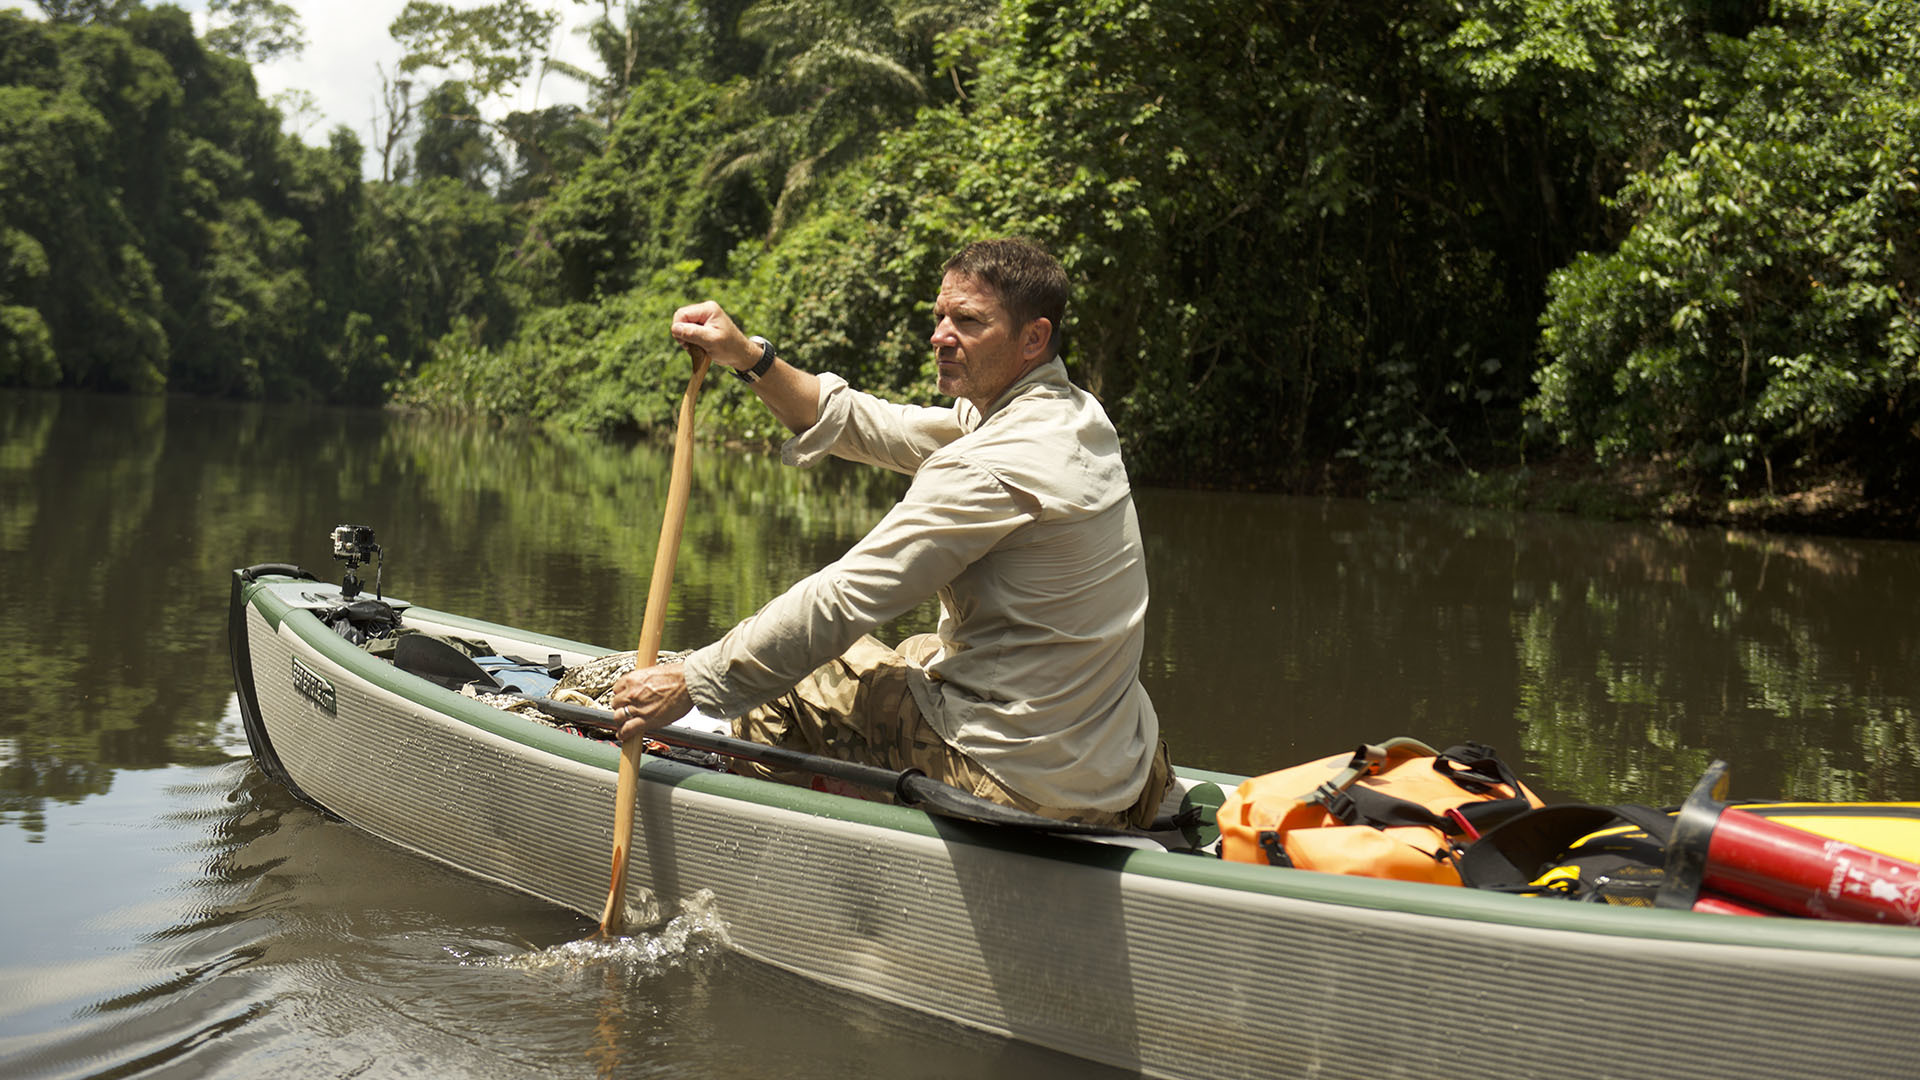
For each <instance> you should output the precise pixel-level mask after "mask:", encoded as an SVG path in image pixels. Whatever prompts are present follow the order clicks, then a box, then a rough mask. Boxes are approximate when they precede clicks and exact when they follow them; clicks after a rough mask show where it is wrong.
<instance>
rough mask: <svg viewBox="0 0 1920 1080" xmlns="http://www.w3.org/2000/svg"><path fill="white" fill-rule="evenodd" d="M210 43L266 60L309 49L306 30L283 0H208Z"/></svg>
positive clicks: (245, 57) (230, 52)
mask: <svg viewBox="0 0 1920 1080" xmlns="http://www.w3.org/2000/svg"><path fill="white" fill-rule="evenodd" d="M207 18H208V21H209V22H210V23H211V24H212V25H211V28H210V29H209V30H208V31H207V44H208V45H209V46H210V47H212V48H213V49H214V50H215V51H216V52H222V53H225V54H227V55H228V56H233V57H238V58H239V59H242V60H246V61H248V62H249V63H254V64H263V63H266V62H267V61H269V60H274V59H277V58H279V57H282V56H299V55H300V54H301V53H302V52H304V51H306V47H307V35H306V30H305V29H304V28H303V27H302V26H301V25H300V15H299V13H298V12H296V11H294V10H293V5H291V4H287V3H283V2H282V0H207Z"/></svg>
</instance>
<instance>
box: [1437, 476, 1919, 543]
mask: <svg viewBox="0 0 1920 1080" xmlns="http://www.w3.org/2000/svg"><path fill="white" fill-rule="evenodd" d="M1430 497H1432V498H1437V499H1440V500H1443V501H1446V502H1452V503H1459V504H1462V505H1468V506H1485V507H1492V508H1497V509H1506V510H1531V511H1547V512H1557V513H1566V514H1573V515H1576V516H1580V517H1591V518H1604V519H1608V520H1614V521H1651V522H1659V521H1670V522H1674V523H1676V524H1682V525H1720V526H1726V527H1730V528H1740V529H1758V530H1764V531H1768V532H1785V533H1818V534H1824V535H1831V536H1849V537H1872V538H1881V539H1892V540H1912V539H1920V499H1915V498H1913V497H1912V496H1908V497H1906V498H1886V497H1878V496H1869V495H1868V494H1867V490H1866V483H1865V482H1864V481H1863V480H1862V479H1861V478H1860V477H1858V476H1853V475H1849V474H1846V473H1843V472H1831V473H1826V474H1819V475H1811V476H1805V477H1801V478H1798V479H1797V480H1796V481H1794V482H1792V483H1783V484H1781V485H1779V486H1778V487H1777V488H1776V489H1775V490H1774V491H1773V492H1771V493H1769V494H1763V495H1738V496H1728V495H1725V494H1723V493H1720V492H1715V491H1713V490H1711V489H1710V488H1708V487H1706V486H1705V485H1704V484H1703V483H1701V482H1699V481H1697V480H1694V479H1692V478H1690V477H1687V476H1684V475H1682V474H1681V473H1680V472H1678V471H1677V470H1675V469H1672V468H1668V467H1665V466H1663V465H1662V464H1661V463H1659V462H1648V461H1639V462H1631V463H1623V464H1618V465H1613V466H1601V465H1597V464H1595V463H1593V462H1592V461H1591V460H1589V459H1584V458H1581V457H1576V456H1567V457H1564V458H1560V459H1556V460H1552V461H1547V462H1540V463H1534V464H1528V465H1517V466H1511V467H1507V468H1503V469H1495V470H1490V471H1484V472H1468V473H1460V474H1453V475H1450V476H1447V477H1444V478H1440V479H1437V480H1436V481H1434V483H1433V485H1432V488H1431V495H1430Z"/></svg>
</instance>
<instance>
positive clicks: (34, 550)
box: [0, 393, 1920, 1078]
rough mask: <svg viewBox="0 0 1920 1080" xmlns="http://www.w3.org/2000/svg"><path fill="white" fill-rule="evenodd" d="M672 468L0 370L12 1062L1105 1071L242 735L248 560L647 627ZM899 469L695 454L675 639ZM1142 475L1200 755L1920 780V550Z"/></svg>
mask: <svg viewBox="0 0 1920 1080" xmlns="http://www.w3.org/2000/svg"><path fill="white" fill-rule="evenodd" d="M667 464H668V462H667V457H666V455H665V454H664V453H663V452H661V451H660V450H659V449H657V448H654V447H651V446H644V445H640V446H636V445H630V444H619V443H610V442H605V441H599V440H594V439H588V438H583V437H567V436H556V435H552V434H543V433H537V432H523V431H515V430H502V429H499V428H496V427H488V426H480V425H473V424H465V423H458V422H451V421H444V420H434V419H427V418H418V417H401V416H393V415H389V414H384V413H379V412H372V411H342V410H328V409H303V408H296V407H280V406H272V407H261V406H247V405H234V404H225V403H208V402H198V401H191V400H153V399H130V398H114V397H88V396H73V395H46V394H25V393H0V1075H3V1076H7V1077H13V1078H25V1077H93V1078H107V1077H132V1076H142V1077H162V1076H182V1077H185V1076H192V1077H235V1078H239V1077H247V1078H251V1077H261V1076H297V1077H405V1076H433V1077H489V1078H491V1077H507V1076H535V1075H537V1076H543V1077H573V1076H579V1077H593V1076H637V1077H644V1076H673V1077H716V1078H717V1077H727V1078H732V1077H783V1078H784V1077H823V1078H824V1077H903V1076H912V1077H1005V1076H1028V1075H1047V1076H1065V1077H1076V1076H1085V1077H1104V1076H1111V1075H1113V1074H1112V1073H1110V1072H1109V1071H1106V1070H1103V1069H1100V1068H1097V1067H1094V1066H1091V1065H1086V1064H1084V1063H1078V1062H1073V1061H1069V1060H1064V1059H1061V1058H1058V1057H1055V1056H1052V1055H1049V1054H1045V1053H1042V1052H1040V1051H1036V1050H1032V1049H1029V1048H1026V1047H1023V1046H1020V1045H1016V1044H1011V1043H1007V1042H1004V1041H1001V1040H998V1039H994V1038H990V1037H987V1036H983V1035H980V1034H978V1033H974V1032H971V1031H966V1030H961V1029H957V1028H950V1027H946V1026H942V1025H939V1024H934V1023H929V1022H927V1021H925V1020H923V1019H922V1018H920V1017H917V1016H913V1015H909V1014H904V1013H900V1012H897V1011H894V1010H891V1009H889V1008H886V1007H884V1006H880V1005H876V1004H873V1003H869V1002H866V1001H862V1000H858V999H853V998H849V997H845V996H843V995H839V994H836V993H832V992H828V991H824V990H823V989H821V988H820V987H817V986H813V985H811V984H807V983H804V982H802V981H800V980H797V979H795V978H793V977H790V976H787V975H784V974H782V973H779V972H774V971H770V970H767V969H764V968H762V967H759V966H758V965H756V964H753V963H751V962H748V961H745V960H742V959H740V958H739V957H736V956H733V955H731V954H729V953H728V951H727V949H726V947H725V944H724V940H725V928H724V927H723V926H718V925H715V924H714V923H713V922H712V921H711V920H710V919H708V918H706V917H703V916H702V915H701V914H700V913H698V912H691V913H687V914H686V915H683V916H682V917H681V918H680V919H677V920H676V921H675V922H674V923H672V924H670V925H668V926H667V927H665V928H663V929H661V930H658V931H655V932H651V933H646V934H642V935H640V936H638V937H636V938H634V939H633V940H632V941H630V942H626V943H624V944H622V945H620V946H619V947H617V948H607V949H597V950H596V949H592V948H588V947H585V946H583V945H581V944H578V943H579V942H580V940H581V939H583V938H585V937H587V936H588V935H589V934H590V932H591V931H592V930H593V929H594V928H593V926H592V924H591V922H590V921H589V920H585V919H582V918H581V917H579V916H577V915H574V914H571V913H569V912H565V911H560V910H557V909H554V908H552V907H549V906H547V905H545V904H543V903H540V902H537V901H533V900H529V899H527V898H525V897H522V896H519V895H517V894H514V893H510V892H504V891H500V890H497V889H493V888H490V887H487V886H484V885H481V884H478V883H476V882H474V881H472V880H469V879H467V878H464V877H462V876H460V875H459V874H457V873H455V872H453V871H450V870H447V869H445V868H442V867H440V866H438V865H436V864H433V863H429V862H426V861H424V860H421V859H418V858H415V857H413V856H411V855H408V854H407V853H405V852H402V851H399V850H396V849H393V848H391V847H388V846H386V845H385V844H383V843H381V842H379V841H376V840H374V839H372V838H370V837H368V836H366V835H364V834H361V833H359V832H357V831H355V830H354V829H352V828H350V827H348V826H345V825H342V824H339V823H336V822H331V821H328V820H325V819H323V818H321V817H319V816H318V815H316V814H314V813H313V812H312V811H310V810H308V809H307V808H305V807H303V806H302V805H300V804H298V803H297V802H295V801H294V800H293V799H292V798H290V797H289V796H288V795H287V793H286V792H285V791H284V790H282V789H280V788H279V787H277V786H275V785H274V784H272V783H271V782H269V781H267V780H265V779H264V778H263V777H262V776H261V775H260V773H259V772H258V771H257V770H255V769H254V768H253V767H252V765H251V764H250V762H249V760H248V759H247V755H246V742H245V738H244V736H243V735H242V733H241V731H240V724H239V719H238V713H237V710H236V705H235V698H234V694H233V687H232V682H231V677H230V674H229V672H228V670H227V661H226V654H225V615H226V602H227V597H228V588H229V574H230V571H231V570H232V569H233V568H234V567H237V566H245V565H250V564H254V563H260V562H272V561H287V562H296V563H300V564H303V565H305V566H306V567H307V568H309V569H311V570H314V571H315V572H316V573H319V574H320V575H321V576H323V577H334V578H336V579H337V576H338V573H339V570H340V568H339V567H338V566H337V565H336V564H334V563H332V561H331V559H330V558H329V554H330V547H329V545H328V543H327V535H328V532H329V530H330V529H331V528H332V527H333V526H335V525H338V524H348V523H351V524H362V525H369V526H372V527H373V528H375V529H376V530H377V532H378V536H379V540H380V542H381V544H382V545H383V546H384V549H385V558H384V562H383V563H382V565H381V566H380V567H378V570H379V573H380V574H381V579H380V586H381V588H382V590H383V591H384V592H385V593H386V594H388V595H389V596H396V597H401V598H404V599H407V600H411V601H413V602H416V603H420V604H424V605H427V606H429V607H434V608H441V609H445V610H452V611H461V612H467V613H471V614H475V615H480V616H482V617H486V618H489V619H492V620H494V621H497V622H502V623H507V624H510V625H516V626H524V627H528V628H531V629H537V630H541V631H545V632H549V633H553V634H557V635H560V636H562V637H567V638H572V639H577V640H585V641H597V642H601V643H605V644H608V645H613V646H617V647H622V648H630V647H631V646H632V642H633V640H634V638H635V637H636V636H637V633H638V628H639V625H640V617H641V607H642V605H643V601H644V598H645V593H646V589H647V579H648V575H649V572H650V569H651V566H652V561H653V547H654V544H655V541H656V539H657V535H658V529H659V518H658V516H657V514H658V512H657V509H656V507H657V506H658V504H659V503H660V501H661V500H662V498H663V496H664V492H665V488H666V482H667ZM902 486H903V485H902V483H901V481H900V480H899V479H898V478H895V477H891V476H885V475H874V474H872V473H870V472H866V471H860V470H854V469H843V468H835V467H827V468H823V469H820V470H816V471H813V472H807V473H802V472H799V471H796V470H790V469H784V468H782V467H780V466H778V465H777V464H776V463H775V462H773V461H770V460H768V459H766V458H765V457H762V456H756V455H749V454H742V453H737V452H729V451H724V450H718V449H713V448H702V450H701V451H700V453H699V455H698V457H697V461H696V470H695V479H694V498H693V504H692V507H691V510H690V514H689V519H688V525H687V531H686V538H685V540H684V542H683V545H682V548H681V554H680V559H679V563H678V568H677V571H676V575H675V587H674V600H673V606H672V609H671V612H670V617H669V620H668V627H667V640H668V644H669V645H675V644H689V645H691V644H700V643H703V642H705V641H707V640H709V639H710V638H711V637H713V636H714V635H716V634H717V633H718V632H720V631H721V630H723V629H724V628H725V627H726V626H727V625H729V624H730V623H731V621H732V620H734V619H736V618H738V617H740V616H742V615H744V614H746V613H748V612H750V611H751V610H752V609H753V608H754V607H755V606H757V605H758V604H759V603H761V602H762V601H764V600H765V599H766V598H768V597H769V596H771V595H772V594H773V593H775V592H776V591H778V590H779V589H780V588H782V587H783V586H784V585H785V584H787V583H789V582H791V581H793V580H795V579H797V578H798V577H800V576H802V575H804V574H806V573H808V572H810V571H811V570H812V569H814V568H815V567H817V566H818V565H820V564H821V563H822V562H825V561H827V560H830V559H831V558H833V557H834V555H835V554H836V553H837V552H838V551H840V550H843V549H844V548H845V546H846V545H847V544H849V543H850V542H851V541H852V540H853V539H854V538H856V537H858V536H859V535H860V534H861V532H863V531H864V530H865V529H866V528H867V527H868V526H870V525H871V524H872V523H873V522H875V521H877V520H878V518H879V516H880V515H881V514H882V513H883V512H884V511H885V509H886V507H887V505H888V504H889V503H890V502H891V500H892V499H893V498H894V497H895V496H897V494H898V493H899V492H900V490H902ZM1138 503H1139V510H1140V519H1141V525H1142V528H1143V530H1144V533H1145V536H1146V544H1147V553H1148V557H1149V559H1150V567H1149V571H1150V576H1151V581H1152V586H1153V590H1154V600H1153V607H1152V610H1151V614H1150V627H1149V633H1148V642H1147V649H1148V656H1147V659H1146V662H1145V669H1144V673H1143V678H1144V679H1145V681H1146V684H1147V686H1148V689H1149V691H1150V692H1151V694H1152V696H1153V698H1154V700H1155V702H1156V703H1157V705H1158V707H1159V710H1160V713H1161V716H1162V720H1163V725H1164V728H1165V732H1166V735H1167V737H1168V741H1169V742H1170V743H1171V745H1172V747H1173V750H1174V755H1175V758H1176V760H1178V761H1181V762H1184V763H1188V764H1192V765H1196V766H1200V767H1203V768H1211V769H1220V770H1226V771H1234V772H1256V771H1264V770H1266V769H1270V768H1277V767H1280V766H1283V765H1287V764H1292V763H1295V762H1297V761H1300V760H1304V759H1307V758H1311V757H1320V756H1324V755H1327V754H1331V753H1335V752H1338V751H1341V750H1343V749H1346V748H1349V747H1351V746H1352V745H1353V744H1355V743H1356V742H1360V741H1375V740H1378V739H1382V738H1387V737H1391V736H1394V735H1412V736H1416V737H1418V738H1421V739H1424V740H1426V741H1427V742H1429V743H1433V744H1435V745H1448V744H1451V743H1454V742H1459V741H1464V740H1468V739H1474V740H1478V741H1481V742H1485V743H1488V744H1491V745H1493V746H1494V747H1496V748H1497V749H1499V750H1500V752H1501V753H1502V755H1503V756H1504V757H1506V758H1507V760H1509V761H1510V762H1512V763H1513V764H1514V765H1515V767H1516V768H1517V769H1518V770H1519V772H1520V773H1521V775H1522V776H1523V777H1525V778H1526V779H1528V780H1529V781H1530V782H1532V783H1533V784H1534V786H1535V787H1536V788H1537V789H1538V790H1539V791H1541V793H1542V794H1544V795H1546V796H1548V797H1549V798H1558V799H1581V800H1588V801H1614V800H1625V799H1632V800H1637V801H1642V802H1654V803H1671V802H1675V801H1678V800H1679V799H1681V798H1682V797H1684V796H1685V794H1686V792H1687V791H1688V789H1689V788H1690V787H1691V786H1692V784H1693V782H1694V780H1695V779H1696V778H1697V777H1698V776H1699V775H1700V772H1701V770H1702V769H1703V768H1705V767H1706V765H1707V764H1708V763H1709V762H1710V761H1711V760H1713V759H1714V758H1724V759H1726V760H1727V761H1729V762H1730V763H1731V764H1732V767H1733V791H1734V794H1735V795H1736V796H1753V797H1760V796H1780V797H1792V798H1811V799H1829V800H1853V799H1878V798H1904V799H1920V731H1916V715H1917V714H1920V624H1917V623H1916V620H1915V619H1914V618H1913V597H1915V596H1920V544H1915V543H1911V542H1890V541H1873V542H1867V541H1853V540H1839V539H1822V538H1805V537H1786V536H1771V535H1760V534H1749V533H1734V532H1724V531H1717V530H1697V529H1681V528H1670V527H1651V526H1640V525H1618V524H1607V523H1595V522H1590V521H1580V520H1574V519H1570V518H1563V517H1556V516H1533V515H1516V514H1508V513H1492V512H1478V511H1469V510H1461V509H1455V508H1433V507H1420V506H1408V505H1398V504H1388V505H1369V504H1366V503H1361V502H1346V501H1323V500H1302V499H1289V498H1277V497H1266V496H1251V495H1238V494H1219V493H1194V492H1174V491H1160V490H1143V491H1141V492H1139V493H1138ZM372 570H373V568H368V570H367V571H364V573H365V576H366V577H367V578H368V580H369V582H370V583H371V581H372V576H373V575H372ZM932 619H933V609H932V607H931V606H930V605H929V606H924V607H922V608H921V609H919V610H918V611H916V612H913V613H911V614H910V615H908V616H906V617H904V618H903V619H901V620H899V622H898V623H897V624H895V625H893V626H890V627H887V628H885V629H884V630H883V631H882V636H883V637H893V638H897V637H899V636H904V635H905V634H908V633H912V632H917V631H919V630H923V629H928V628H930V627H931V623H932ZM593 827H600V824H599V823H594V825H593ZM1194 1022H1195V1023H1196V1024H1205V1023H1208V1022H1209V1020H1208V1018H1207V1017H1205V1016H1196V1017H1195V1018H1194ZM1223 1037H1232V1035H1231V1033H1223Z"/></svg>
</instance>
